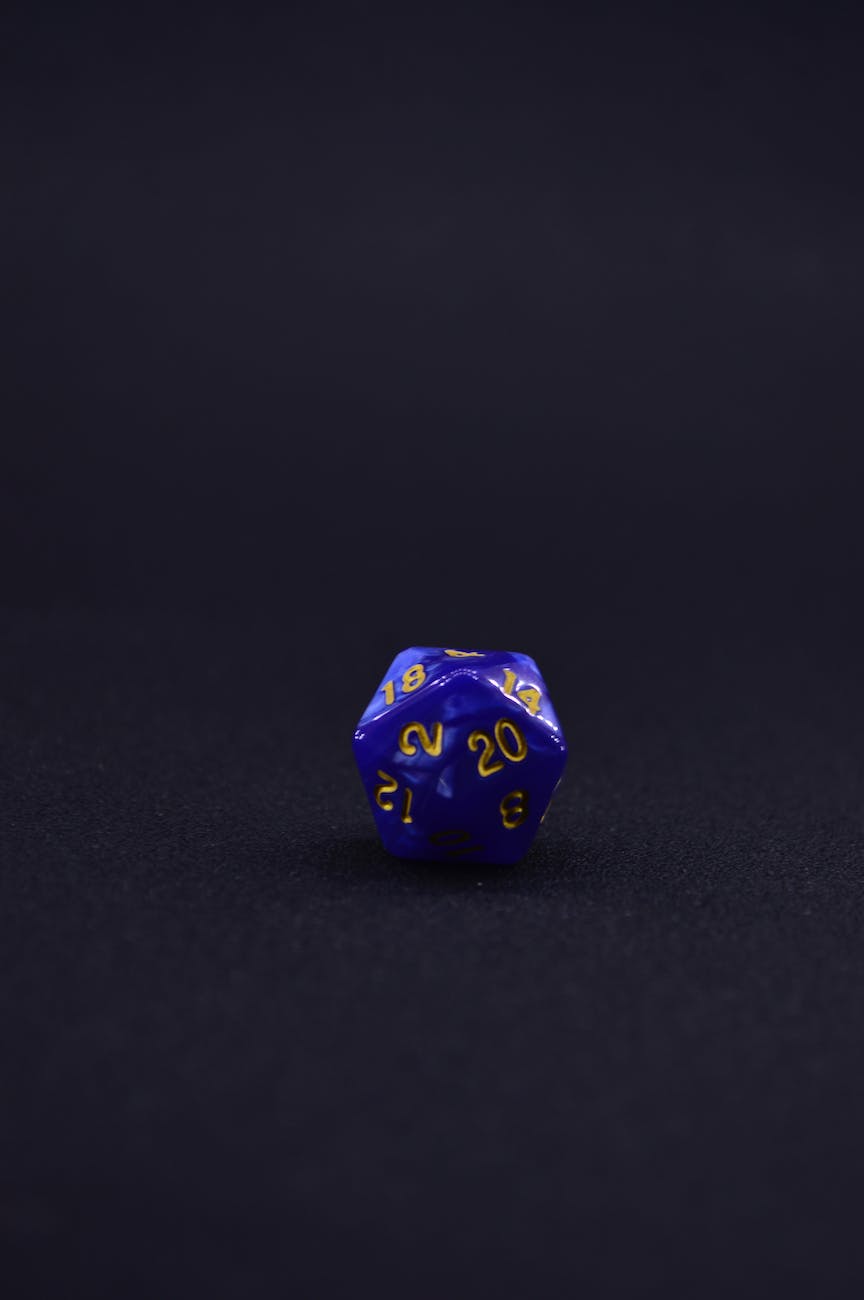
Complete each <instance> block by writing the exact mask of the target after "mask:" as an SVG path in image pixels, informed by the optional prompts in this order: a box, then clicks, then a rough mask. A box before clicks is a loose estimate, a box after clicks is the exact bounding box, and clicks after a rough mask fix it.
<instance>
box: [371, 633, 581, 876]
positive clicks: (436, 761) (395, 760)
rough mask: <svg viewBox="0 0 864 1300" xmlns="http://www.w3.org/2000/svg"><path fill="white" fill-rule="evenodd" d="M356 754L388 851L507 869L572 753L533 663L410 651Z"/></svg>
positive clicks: (387, 682)
mask: <svg viewBox="0 0 864 1300" xmlns="http://www.w3.org/2000/svg"><path fill="white" fill-rule="evenodd" d="M354 756H355V758H356V760H357V766H358V768H359V769H360V777H361V780H362V781H363V785H364V787H365V789H366V793H367V795H368V796H369V803H370V805H371V807H372V815H373V817H374V818H375V822H376V825H377V827H378V831H379V833H380V835H381V840H382V842H383V844H384V847H385V849H387V850H388V852H390V853H393V854H395V855H396V856H397V857H400V858H420V859H426V860H429V861H433V862H440V861H451V862H455V861H466V862H495V863H501V864H508V863H513V862H518V861H519V859H520V858H522V857H523V856H524V854H525V853H526V852H527V850H528V848H529V846H530V844H531V841H532V840H533V838H534V835H535V833H536V831H537V828H538V826H539V825H540V823H541V821H542V820H543V818H544V816H545V815H546V810H547V808H548V806H549V802H550V800H551V798H552V795H553V793H554V791H555V788H556V786H557V785H558V783H559V781H560V780H561V774H562V772H563V771H564V765H565V763H566V761H567V747H566V745H565V743H564V735H563V733H562V731H561V725H560V723H559V722H558V719H557V717H556V716H555V710H554V709H553V708H552V703H551V701H550V699H549V694H548V692H547V690H546V685H545V683H544V681H543V678H542V677H541V676H540V673H539V670H538V668H537V665H536V664H535V662H534V660H533V659H531V658H529V656H528V655H523V654H511V653H509V652H508V651H504V650H443V649H442V650H438V649H432V648H430V647H428V646H412V647H411V648H410V649H409V650H403V651H402V653H401V654H398V655H397V656H396V658H395V659H394V660H393V662H392V664H391V665H390V667H389V668H388V669H387V673H386V676H385V677H384V680H383V681H382V683H381V685H380V686H379V688H378V690H377V691H376V693H375V695H374V697H373V698H372V700H371V701H370V703H369V706H368V707H367V709H366V712H365V713H364V714H363V717H362V718H361V719H360V722H359V723H358V725H357V730H356V731H355V733H354Z"/></svg>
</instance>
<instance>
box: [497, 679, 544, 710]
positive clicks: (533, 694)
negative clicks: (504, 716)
mask: <svg viewBox="0 0 864 1300" xmlns="http://www.w3.org/2000/svg"><path fill="white" fill-rule="evenodd" d="M518 680H519V678H518V677H517V676H516V674H515V673H514V671H513V669H512V668H505V669H504V685H503V686H502V688H501V689H502V690H503V692H504V694H505V695H512V694H513V688H514V686H515V685H516V683H517V681H518ZM516 694H517V696H518V697H519V699H520V700H522V702H523V703H524V704H525V705H526V706H527V708H528V712H529V713H530V714H531V716H532V718H533V716H534V714H535V713H539V711H540V705H541V703H542V700H543V696H542V695H541V694H540V692H539V691H538V690H537V688H536V687H534V686H526V687H525V689H524V690H522V691H517V692H516Z"/></svg>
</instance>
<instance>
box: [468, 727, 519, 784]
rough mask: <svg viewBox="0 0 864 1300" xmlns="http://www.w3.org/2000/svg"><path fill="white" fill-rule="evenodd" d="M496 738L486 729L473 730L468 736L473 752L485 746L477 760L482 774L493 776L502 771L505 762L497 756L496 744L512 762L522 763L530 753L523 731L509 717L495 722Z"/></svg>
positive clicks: (478, 769)
mask: <svg viewBox="0 0 864 1300" xmlns="http://www.w3.org/2000/svg"><path fill="white" fill-rule="evenodd" d="M494 731H495V739H494V740H493V739H492V737H491V736H489V735H487V733H486V732H485V731H472V732H471V735H470V736H469V737H468V748H469V749H470V750H471V751H472V753H476V752H477V750H478V749H479V748H480V747H481V745H482V747H483V753H482V754H481V755H480V757H479V759H478V760H477V771H478V772H479V773H480V775H481V776H492V774H493V773H494V772H500V771H501V769H502V767H503V766H504V764H503V763H502V762H501V761H500V759H496V760H495V762H493V761H492V760H493V759H494V758H495V746H496V744H497V746H498V750H499V752H500V753H501V754H502V755H503V756H504V758H506V759H507V760H508V762H510V763H521V762H522V759H523V758H524V757H525V755H526V754H527V753H528V742H527V740H526V739H525V737H524V736H523V735H522V732H521V731H520V730H519V728H518V727H517V726H516V723H515V722H511V720H510V719H509V718H499V719H498V721H497V722H496V723H495V728H494Z"/></svg>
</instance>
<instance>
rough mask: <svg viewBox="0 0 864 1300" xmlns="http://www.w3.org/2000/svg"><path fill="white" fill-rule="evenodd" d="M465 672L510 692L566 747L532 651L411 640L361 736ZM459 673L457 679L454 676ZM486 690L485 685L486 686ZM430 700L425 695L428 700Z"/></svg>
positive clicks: (510, 698)
mask: <svg viewBox="0 0 864 1300" xmlns="http://www.w3.org/2000/svg"><path fill="white" fill-rule="evenodd" d="M460 677H461V678H465V679H466V680H465V683H464V684H465V686H466V688H469V689H470V683H471V682H472V681H473V682H476V683H477V685H478V686H479V687H480V688H481V690H482V688H484V687H488V688H491V689H492V690H497V691H500V692H501V693H502V694H503V695H505V696H507V703H508V704H509V705H511V706H512V705H515V706H517V707H519V708H521V709H522V710H524V712H525V714H526V715H527V717H529V718H532V719H533V720H534V721H535V722H536V723H538V724H539V725H540V727H541V728H542V729H543V730H544V731H547V732H548V735H549V738H550V740H551V741H552V744H553V746H555V747H560V749H561V750H562V751H563V749H564V737H563V732H562V730H561V724H560V723H559V721H558V718H557V715H556V713H555V710H554V708H553V707H552V702H551V700H550V699H549V695H548V692H547V690H546V686H545V683H544V682H543V678H542V677H541V675H540V670H539V668H538V667H537V664H536V663H535V662H534V660H533V659H532V658H531V656H530V655H526V654H520V653H519V652H517V651H510V650H462V649H450V648H448V649H444V648H439V647H437V646H409V648H408V649H407V650H402V651H401V652H400V653H399V654H398V655H396V657H395V659H394V660H393V662H392V663H391V665H390V667H389V668H388V669H387V672H386V673H385V675H384V677H383V679H382V681H381V684H380V686H379V688H378V690H377V691H376V693H375V694H374V695H373V697H372V699H371V700H370V701H369V703H368V705H367V706H366V709H365V710H364V713H363V716H362V717H361V719H360V721H359V723H358V724H357V731H356V738H357V739H360V738H361V736H362V734H363V733H364V732H365V731H366V729H367V727H368V726H369V725H370V724H371V723H374V721H375V720H376V719H377V718H381V717H384V716H385V715H386V716H389V717H393V716H395V714H396V713H397V712H398V713H400V714H401V713H403V712H412V711H414V709H415V707H416V706H417V705H418V704H419V703H420V699H421V698H423V697H426V698H428V696H429V695H430V694H433V693H435V694H437V691H438V690H439V689H441V688H442V686H443V684H444V683H453V684H454V685H455V680H458V678H460ZM454 679H455V680H454ZM483 693H485V691H484V692H483ZM424 702H425V700H424Z"/></svg>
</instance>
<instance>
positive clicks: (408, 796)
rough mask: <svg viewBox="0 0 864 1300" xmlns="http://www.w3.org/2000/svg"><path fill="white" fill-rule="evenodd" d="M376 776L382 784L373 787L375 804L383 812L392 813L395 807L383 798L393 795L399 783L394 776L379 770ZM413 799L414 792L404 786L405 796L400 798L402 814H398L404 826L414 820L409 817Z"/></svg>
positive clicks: (389, 800) (391, 802) (407, 786)
mask: <svg viewBox="0 0 864 1300" xmlns="http://www.w3.org/2000/svg"><path fill="white" fill-rule="evenodd" d="M378 775H379V776H380V778H381V782H382V784H381V785H376V787H375V791H374V795H375V802H376V803H377V805H378V807H379V808H383V810H384V812H392V811H393V808H394V807H395V805H394V803H393V800H392V799H385V798H384V797H383V796H384V795H389V794H395V793H396V791H397V790H398V789H399V782H398V781H397V779H396V777H395V776H391V775H390V773H389V772H382V771H381V769H380V768H379V769H378ZM413 799H414V791H413V790H412V789H411V787H410V786H409V785H406V787H405V794H404V795H403V797H402V812H401V813H400V816H401V818H402V820H403V822H405V824H406V826H407V825H408V823H409V822H412V821H413V820H414V818H413V817H412V816H411V804H412V802H413Z"/></svg>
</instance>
